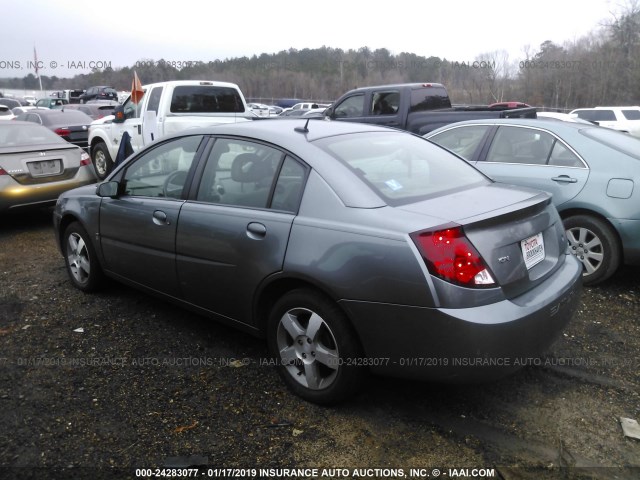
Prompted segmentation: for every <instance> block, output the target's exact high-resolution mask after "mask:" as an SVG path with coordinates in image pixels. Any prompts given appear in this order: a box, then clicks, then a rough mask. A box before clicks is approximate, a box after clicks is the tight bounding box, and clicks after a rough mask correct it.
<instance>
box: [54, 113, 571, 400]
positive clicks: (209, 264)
mask: <svg viewBox="0 0 640 480" xmlns="http://www.w3.org/2000/svg"><path fill="white" fill-rule="evenodd" d="M54 224H55V227H56V232H57V239H58V241H59V244H60V248H61V251H62V254H63V256H64V259H65V262H66V266H67V270H68V273H69V277H70V279H71V282H72V283H73V284H74V285H75V286H76V287H77V288H79V289H80V290H83V291H87V292H89V291H93V290H95V289H97V288H98V287H99V286H100V284H101V282H102V280H103V277H104V276H107V277H111V278H114V279H117V280H119V281H121V282H124V283H126V284H128V285H131V286H133V287H136V288H140V289H143V290H145V291H147V292H150V293H153V294H155V295H160V296H162V297H164V298H166V299H168V300H171V301H173V302H176V303H178V304H181V305H183V306H185V307H188V308H190V309H194V310H196V311H198V312H200V313H202V314H204V315H207V316H210V317H212V318H214V319H217V320H219V321H222V322H225V323H228V324H231V325H234V326H236V327H238V328H241V329H243V330H245V331H246V332H248V333H251V334H254V335H258V336H263V337H266V339H267V344H268V346H269V351H270V353H271V355H272V356H273V359H272V360H271V361H272V362H273V365H274V366H275V367H277V368H278V370H279V372H280V374H281V376H282V378H283V379H284V382H285V383H286V384H287V385H288V387H289V388H290V389H291V390H292V391H294V392H295V393H296V394H298V395H300V396H301V397H303V398H304V399H306V400H309V401H313V402H317V403H333V402H337V401H340V400H342V399H344V398H346V397H347V396H349V395H350V394H352V393H354V392H355V391H356V390H357V389H358V387H359V385H360V384H361V382H362V379H363V378H364V377H365V376H366V375H365V374H366V373H367V372H368V371H372V372H374V373H379V374H386V375H394V376H401V377H407V378H415V379H430V380H441V381H452V382H464V381H469V380H471V381H478V380H483V379H489V378H495V377H497V376H501V375H504V374H507V373H510V372H512V371H514V370H516V369H518V368H520V367H521V366H523V365H526V364H528V362H530V361H531V360H532V359H533V358H535V357H536V356H537V355H539V354H540V353H541V352H542V351H543V350H544V349H545V348H546V347H547V346H549V345H550V343H551V342H552V341H553V340H554V338H555V337H556V336H557V335H558V334H559V332H560V331H561V330H562V328H563V327H564V326H565V325H566V323H567V322H568V321H569V319H570V317H571V316H572V315H573V313H574V311H575V309H576V307H577V305H578V298H579V291H580V288H581V265H580V263H579V262H578V261H577V260H576V259H575V257H573V256H571V255H570V254H568V252H567V240H566V238H565V233H564V228H563V226H562V222H561V220H560V217H559V216H558V213H557V211H556V209H555V207H553V205H552V204H551V202H550V197H549V195H548V194H546V193H543V192H540V191H535V190H530V189H526V188H520V187H513V186H504V185H500V184H497V183H494V182H492V181H491V180H489V179H487V178H486V177H485V176H484V175H483V174H481V173H480V172H478V171H477V170H476V169H475V168H473V167H471V166H470V165H468V164H467V163H466V162H464V161H462V160H461V159H459V158H457V157H455V156H454V155H452V154H451V153H449V152H447V151H446V150H445V149H443V148H441V147H438V146H436V145H434V144H432V143H430V142H428V141H426V140H424V139H422V138H420V137H417V136H414V135H411V134H408V133H404V132H398V131H395V130H391V129H385V128H382V127H375V126H371V125H359V124H355V123H342V122H326V121H322V120H307V121H303V120H300V119H298V120H296V119H292V120H278V121H272V120H265V121H262V122H248V123H245V124H231V125H219V126H216V127H211V128H209V129H206V130H203V131H188V132H183V133H182V134H179V135H176V136H172V137H168V138H165V139H162V140H160V141H158V142H156V143H154V144H152V145H150V146H148V147H147V148H145V149H143V150H141V151H140V152H138V153H137V154H135V155H133V156H132V157H130V158H129V159H128V160H127V161H126V162H125V163H124V164H123V165H121V166H120V167H119V168H117V169H116V170H115V171H114V172H113V173H112V174H111V175H110V176H109V177H108V178H107V180H106V181H105V182H104V183H102V184H100V185H99V186H98V187H97V188H96V187H95V186H93V187H86V188H80V189H76V190H74V191H71V192H68V193H66V194H64V195H62V196H61V197H60V199H59V201H58V203H57V205H56V208H55V212H54Z"/></svg>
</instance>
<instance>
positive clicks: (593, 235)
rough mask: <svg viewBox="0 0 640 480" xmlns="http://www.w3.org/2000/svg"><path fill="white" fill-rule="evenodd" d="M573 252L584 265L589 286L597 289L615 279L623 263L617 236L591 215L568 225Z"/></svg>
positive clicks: (571, 218) (574, 217)
mask: <svg viewBox="0 0 640 480" xmlns="http://www.w3.org/2000/svg"><path fill="white" fill-rule="evenodd" d="M564 227H565V229H566V233H567V240H568V241H569V251H570V252H571V253H572V254H573V255H575V256H576V257H577V258H578V260H580V262H582V265H583V268H584V270H583V273H582V280H583V283H584V284H585V285H597V284H598V283H601V282H604V281H605V280H606V279H608V278H609V277H611V275H613V274H614V273H615V272H616V270H617V269H618V267H619V266H620V261H621V259H622V253H621V249H620V243H619V242H618V237H617V236H616V234H615V232H614V231H613V230H612V229H611V227H609V225H607V224H606V223H605V222H604V221H602V220H600V219H599V218H596V217H592V216H589V215H575V216H573V217H569V218H567V219H566V220H565V221H564Z"/></svg>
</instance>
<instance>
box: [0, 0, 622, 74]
mask: <svg viewBox="0 0 640 480" xmlns="http://www.w3.org/2000/svg"><path fill="white" fill-rule="evenodd" d="M626 3H627V0H613V1H612V0H537V1H536V2H525V1H524V0H484V1H477V0H448V1H438V2H435V1H427V0H423V1H421V2H418V1H405V0H395V1H393V2H375V3H374V2H362V1H345V0H340V1H337V0H323V1H320V2H318V1H310V2H305V1H301V0H296V1H290V0H285V1H276V0H273V1H265V0H259V1H257V0H245V1H225V2H223V1H209V2H206V1H203V0H198V1H196V0H179V1H173V2H167V3H164V2H162V3H161V2H159V1H147V0H126V1H125V0H107V1H101V2H82V1H78V0H21V1H19V0H0V11H2V22H1V23H2V27H1V28H0V77H13V76H20V77H22V76H25V75H28V74H29V73H33V68H29V67H30V65H28V63H27V62H32V61H33V57H34V53H33V50H34V46H35V48H36V49H37V56H38V60H39V61H40V62H41V65H42V67H43V68H42V70H41V74H44V75H49V76H52V75H57V76H58V77H71V76H73V75H76V74H79V73H87V72H88V71H89V66H101V65H104V66H107V65H110V66H111V67H112V68H119V67H124V66H133V65H134V64H135V62H136V61H137V60H141V59H153V60H159V59H161V58H163V59H165V60H169V61H205V62H207V61H212V60H216V59H225V58H232V57H242V56H249V57H250V56H252V55H254V54H256V55H259V54H260V53H276V52H279V51H281V50H288V49H289V48H296V49H303V48H317V47H321V46H323V45H324V46H327V47H332V48H341V49H343V50H348V49H358V48H360V47H363V46H367V47H369V48H371V49H372V50H375V49H377V48H386V49H388V50H390V51H391V53H392V54H398V53H401V52H411V53H415V54H418V55H422V56H425V57H429V56H436V57H440V58H447V59H448V60H457V61H461V62H462V61H465V62H470V61H473V60H474V59H475V58H476V57H477V56H478V55H480V54H483V53H487V52H494V51H497V50H507V51H508V53H509V59H510V60H518V59H523V58H524V48H525V47H526V46H529V47H530V50H531V51H537V49H538V47H539V45H540V44H541V43H542V42H544V41H545V40H551V41H553V42H555V43H558V44H563V43H564V42H566V41H575V40H577V39H579V38H581V37H583V36H585V35H587V34H588V33H589V32H591V31H594V30H596V29H598V27H599V25H602V24H603V23H605V22H610V21H611V20H613V15H612V12H620V11H621V8H622V7H623V6H624V5H625V4H626ZM91 62H93V63H91Z"/></svg>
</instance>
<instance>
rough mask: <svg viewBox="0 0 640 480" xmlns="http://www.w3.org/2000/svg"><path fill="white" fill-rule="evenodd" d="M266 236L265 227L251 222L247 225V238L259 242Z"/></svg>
mask: <svg viewBox="0 0 640 480" xmlns="http://www.w3.org/2000/svg"><path fill="white" fill-rule="evenodd" d="M266 235H267V227H265V226H264V225H263V224H261V223H257V222H251V223H250V224H249V225H247V236H248V237H249V238H253V239H254V240H260V239H262V238H264V237H265V236H266Z"/></svg>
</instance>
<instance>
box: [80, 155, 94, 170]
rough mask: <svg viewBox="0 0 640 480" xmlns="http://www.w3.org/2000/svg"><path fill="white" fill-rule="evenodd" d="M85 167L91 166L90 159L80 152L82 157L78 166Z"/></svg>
mask: <svg viewBox="0 0 640 480" xmlns="http://www.w3.org/2000/svg"><path fill="white" fill-rule="evenodd" d="M87 165H91V157H90V156H89V155H88V154H86V153H85V152H82V155H80V166H81V167H86V166H87Z"/></svg>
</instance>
